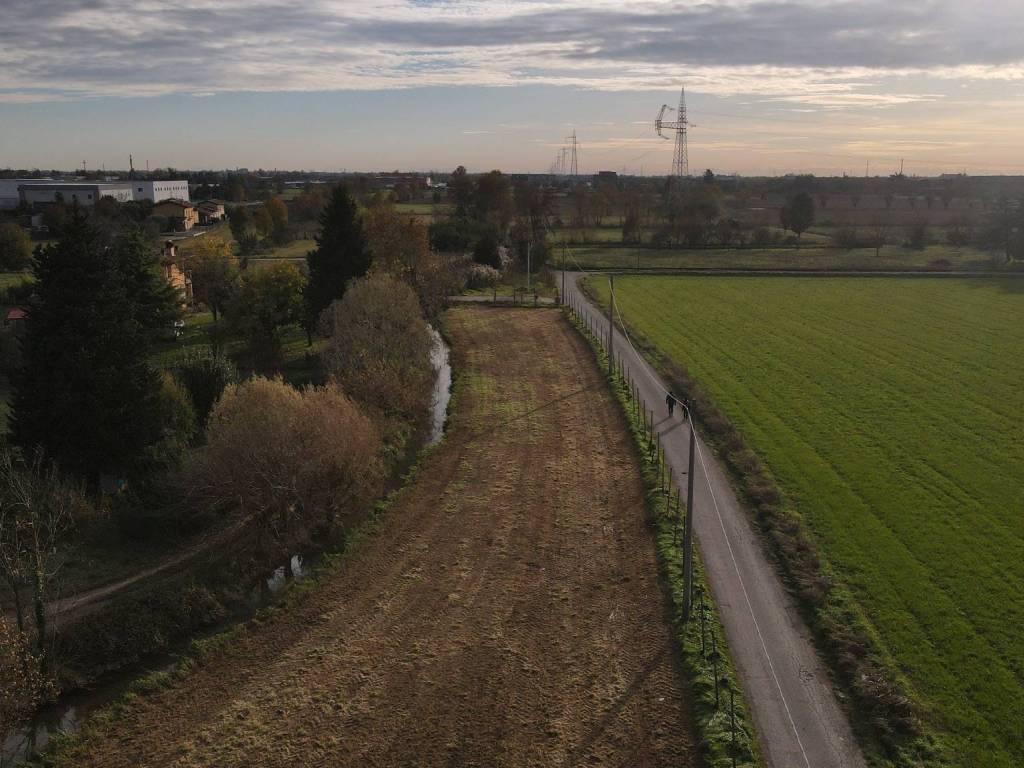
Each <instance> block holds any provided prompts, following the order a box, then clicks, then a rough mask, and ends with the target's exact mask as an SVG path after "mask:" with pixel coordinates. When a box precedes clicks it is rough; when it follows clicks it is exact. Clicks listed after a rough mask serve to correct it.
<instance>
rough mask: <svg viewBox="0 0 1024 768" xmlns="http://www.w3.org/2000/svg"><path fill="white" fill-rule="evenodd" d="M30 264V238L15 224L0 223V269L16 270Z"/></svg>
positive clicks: (26, 267)
mask: <svg viewBox="0 0 1024 768" xmlns="http://www.w3.org/2000/svg"><path fill="white" fill-rule="evenodd" d="M31 264H32V238H30V237H29V236H28V234H27V233H26V232H25V230H24V229H22V228H21V227H19V226H18V225H17V224H13V223H10V222H5V223H3V224H0V270H2V271H4V272H18V271H21V270H23V269H28V267H29V266H31Z"/></svg>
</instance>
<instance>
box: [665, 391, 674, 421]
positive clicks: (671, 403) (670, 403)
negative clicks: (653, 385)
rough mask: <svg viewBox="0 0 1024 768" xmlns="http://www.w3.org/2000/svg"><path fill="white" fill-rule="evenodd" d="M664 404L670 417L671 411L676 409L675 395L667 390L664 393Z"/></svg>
mask: <svg viewBox="0 0 1024 768" xmlns="http://www.w3.org/2000/svg"><path fill="white" fill-rule="evenodd" d="M665 405H667V406H668V417H669V418H670V419H671V418H672V413H673V412H674V411H675V409H676V396H675V395H673V394H672V393H671V392H669V393H668V394H667V395H665Z"/></svg>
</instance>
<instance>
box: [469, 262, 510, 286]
mask: <svg viewBox="0 0 1024 768" xmlns="http://www.w3.org/2000/svg"><path fill="white" fill-rule="evenodd" d="M499 280H501V273H500V272H499V271H498V270H496V269H495V268H494V267H488V266H485V265H483V264H474V265H473V266H472V267H470V268H469V276H468V278H467V280H466V285H467V287H469V288H493V287H494V286H495V285H497V284H498V281H499Z"/></svg>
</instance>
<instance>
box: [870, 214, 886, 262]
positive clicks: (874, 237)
mask: <svg viewBox="0 0 1024 768" xmlns="http://www.w3.org/2000/svg"><path fill="white" fill-rule="evenodd" d="M890 226H891V225H890V224H889V220H888V219H886V218H878V219H876V220H875V221H874V223H873V224H872V225H871V226H870V227H868V245H870V246H871V247H872V248H874V249H875V258H878V257H879V256H880V255H881V253H882V247H883V246H884V245H886V244H887V243H888V242H889V229H890Z"/></svg>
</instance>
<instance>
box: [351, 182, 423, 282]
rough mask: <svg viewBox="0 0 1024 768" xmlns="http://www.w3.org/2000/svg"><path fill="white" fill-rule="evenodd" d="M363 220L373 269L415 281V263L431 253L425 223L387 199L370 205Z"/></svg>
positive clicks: (416, 265) (419, 262)
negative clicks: (403, 213)
mask: <svg viewBox="0 0 1024 768" xmlns="http://www.w3.org/2000/svg"><path fill="white" fill-rule="evenodd" d="M363 222H364V228H365V231H366V241H367V243H368V244H369V247H370V253H371V254H372V257H373V269H374V271H378V270H384V271H386V272H389V273H390V274H392V275H394V276H395V277H397V278H399V279H400V280H406V281H408V282H410V283H412V284H415V282H416V270H417V267H418V266H419V264H421V263H422V262H423V261H424V260H425V259H426V258H427V257H428V256H429V254H430V238H429V234H428V231H427V228H426V226H424V224H423V223H422V222H421V221H420V220H419V219H417V218H416V217H413V216H403V215H401V214H399V213H397V212H396V211H395V206H394V205H393V204H392V203H391V201H389V200H384V201H381V202H379V203H377V204H376V205H372V206H370V207H369V208H368V209H367V210H366V213H365V215H364V216H363Z"/></svg>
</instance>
